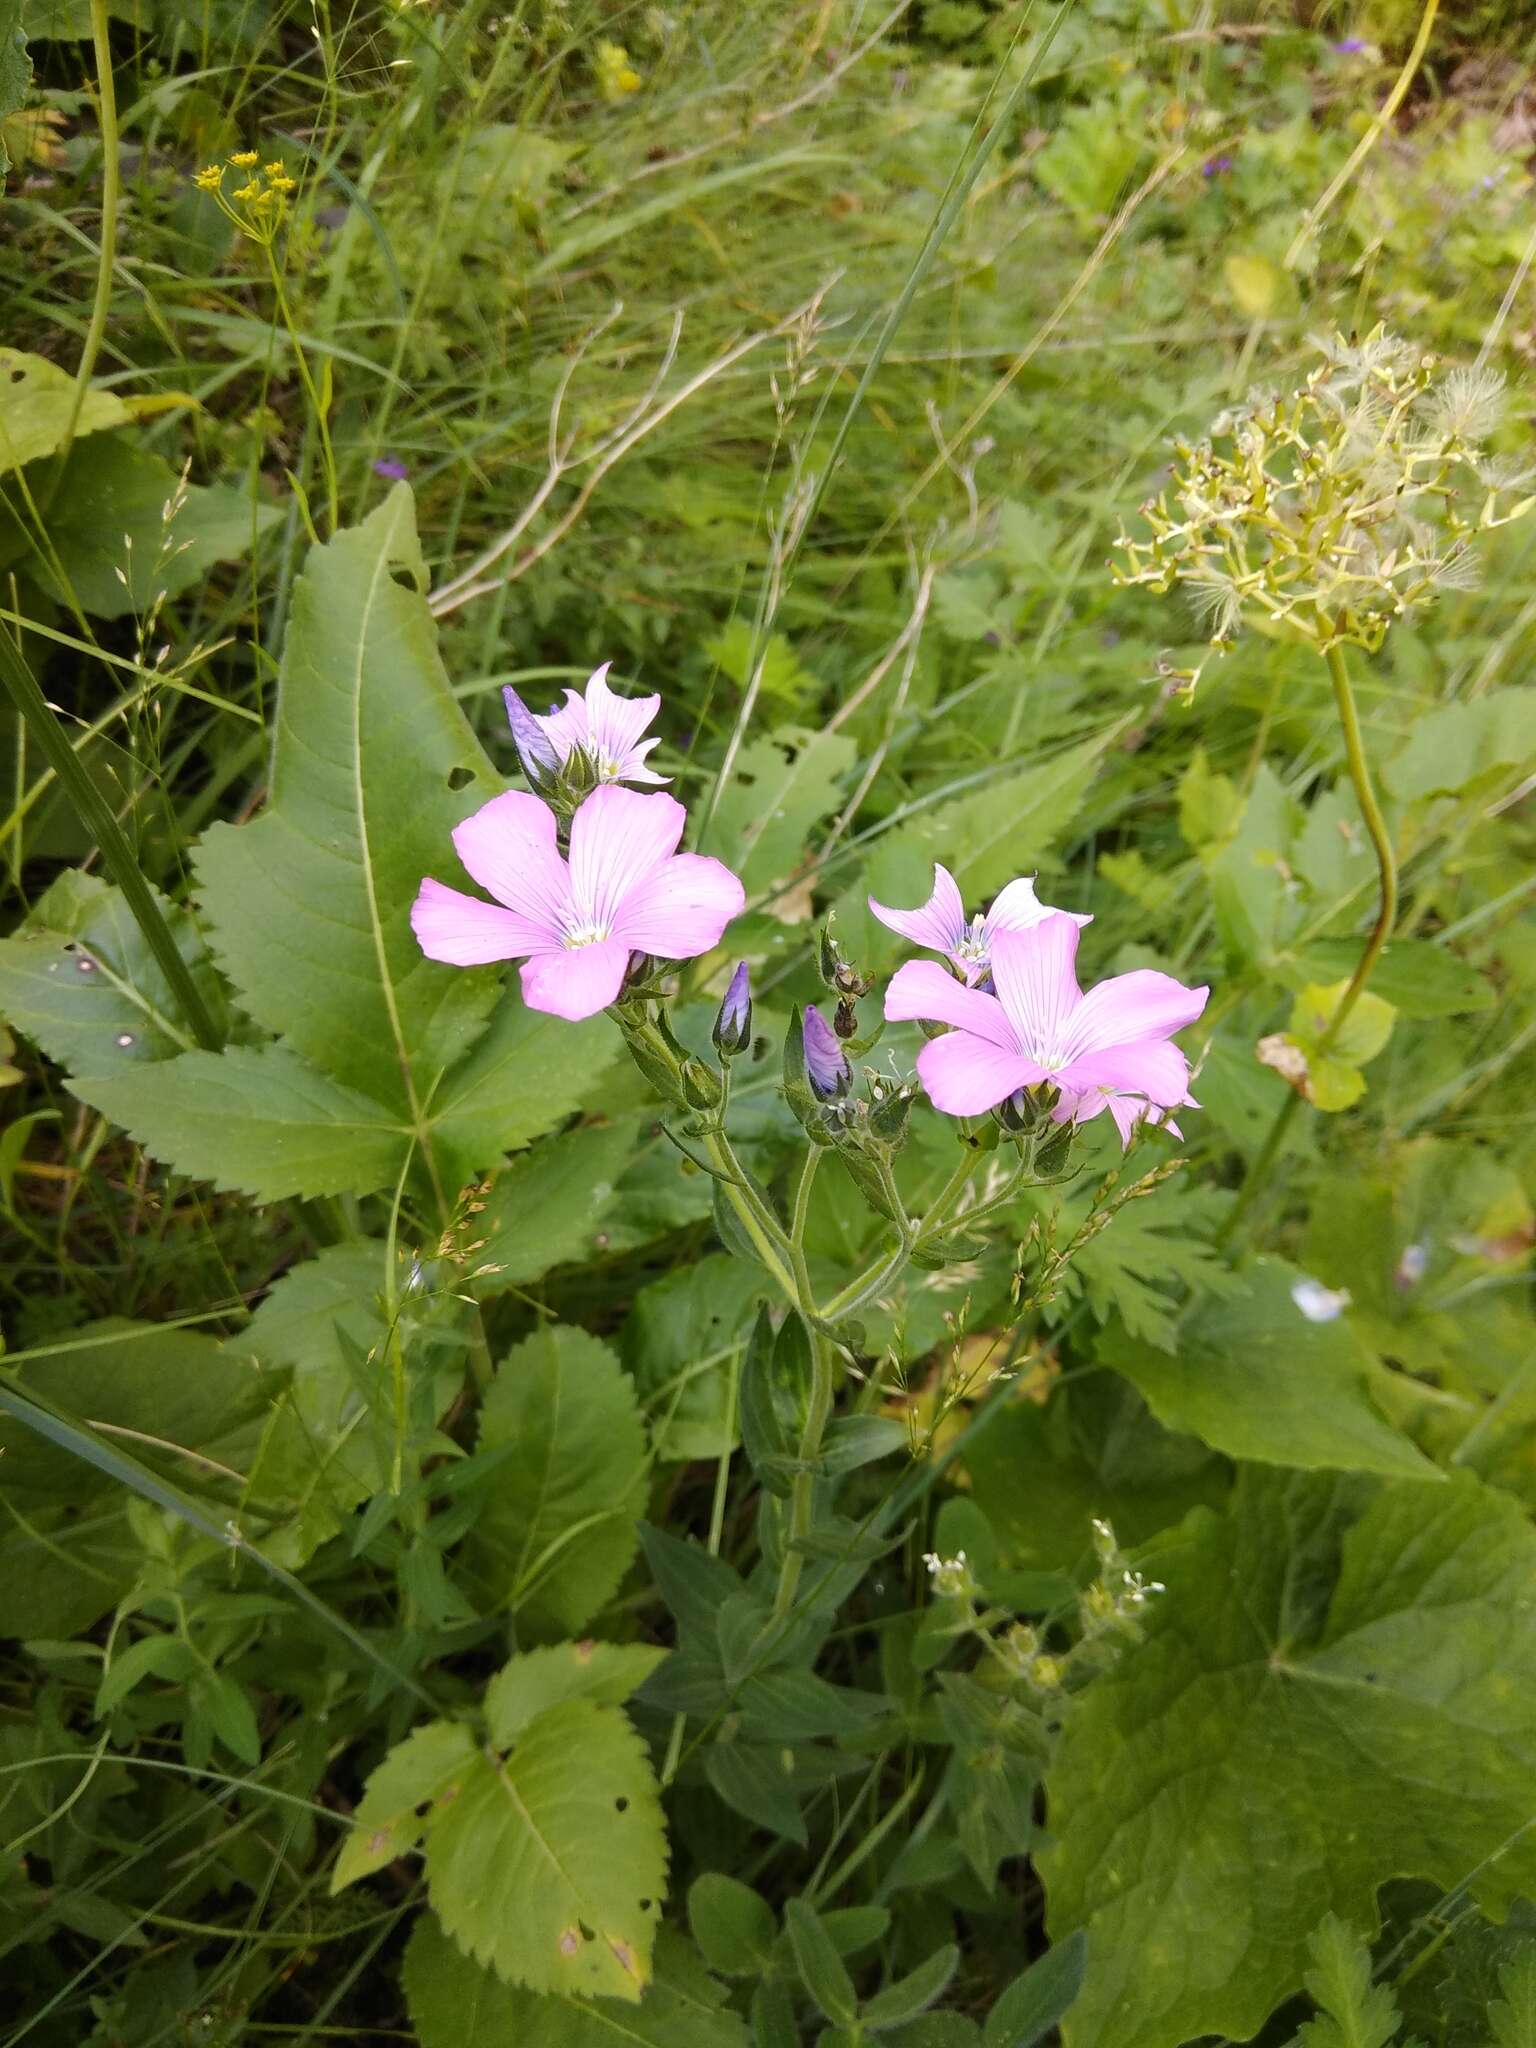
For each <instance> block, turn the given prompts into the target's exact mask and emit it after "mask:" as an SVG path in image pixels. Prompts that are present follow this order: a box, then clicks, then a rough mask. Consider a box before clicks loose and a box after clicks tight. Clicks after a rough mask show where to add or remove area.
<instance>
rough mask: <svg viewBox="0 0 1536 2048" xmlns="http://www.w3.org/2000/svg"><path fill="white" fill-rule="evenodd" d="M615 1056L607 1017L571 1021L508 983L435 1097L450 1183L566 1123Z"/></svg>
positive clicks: (437, 1132) (618, 1052) (619, 1047)
mask: <svg viewBox="0 0 1536 2048" xmlns="http://www.w3.org/2000/svg"><path fill="white" fill-rule="evenodd" d="M441 971H443V972H450V971H454V972H457V971H460V970H448V969H443V970H441ZM620 1058H624V1059H626V1060H627V1058H628V1055H627V1054H626V1053H625V1052H624V1042H623V1040H622V1039H621V1038H620V1037H619V1034H618V1032H617V1031H616V1030H615V1029H614V1027H613V1025H612V1024H611V1023H610V1022H609V1020H608V1019H607V1018H606V1017H590V1018H588V1019H587V1021H586V1022H585V1023H582V1024H570V1023H567V1021H566V1020H565V1018H563V1017H550V1016H547V1015H545V1014H544V1013H543V1012H542V1011H539V1010H530V1009H529V1008H528V1006H527V1004H526V1003H525V1002H524V1001H523V999H522V995H521V992H520V991H519V990H518V989H517V988H516V987H515V986H514V987H512V988H509V989H508V990H507V992H506V993H505V994H504V995H503V996H502V998H501V1000H500V1002H499V1003H498V1004H497V1006H496V1008H495V1010H494V1011H493V1012H492V1013H491V1021H490V1023H489V1025H488V1026H487V1027H486V1031H485V1034H484V1036H483V1037H482V1038H481V1039H480V1041H479V1043H478V1044H477V1045H476V1046H475V1048H474V1050H473V1051H472V1052H471V1053H470V1054H469V1056H468V1058H467V1059H464V1060H462V1061H460V1063H459V1065H458V1066H457V1067H455V1068H454V1069H453V1071H452V1072H451V1073H450V1074H449V1075H448V1076H447V1078H446V1079H445V1080H444V1082H443V1084H442V1086H441V1087H440V1088H439V1089H438V1090H437V1093H436V1094H435V1095H434V1096H433V1098H432V1106H431V1111H430V1114H429V1123H430V1126H431V1130H432V1136H433V1143H434V1144H435V1145H436V1146H438V1147H439V1148H440V1149H441V1150H442V1152H443V1154H444V1159H445V1164H446V1166H447V1167H448V1168H449V1169H451V1178H452V1180H453V1181H454V1182H455V1184H460V1185H461V1184H462V1183H463V1182H465V1181H467V1180H468V1179H470V1177H471V1176H472V1175H473V1174H474V1173H475V1172H477V1171H478V1170H479V1169H480V1168H481V1167H486V1166H492V1165H494V1164H495V1163H496V1161H497V1160H499V1159H500V1157H501V1155H502V1154H503V1153H504V1152H508V1151H510V1150H512V1148H513V1147H514V1146H518V1145H526V1144H528V1143H529V1142H530V1140H531V1139H534V1138H537V1137H540V1136H542V1134H543V1133H544V1132H545V1131H549V1130H553V1129H554V1128H555V1126H556V1125H557V1124H560V1123H563V1122H564V1120H565V1118H566V1117H568V1116H569V1115H570V1113H571V1111H572V1110H573V1109H579V1108H580V1107H581V1106H582V1104H583V1103H585V1102H587V1101H588V1100H590V1098H591V1097H592V1096H593V1094H594V1093H595V1092H596V1091H597V1089H598V1087H599V1085H600V1084H601V1082H602V1081H603V1080H604V1078H605V1077H606V1075H607V1073H608V1070H609V1068H610V1067H611V1066H612V1065H613V1064H614V1062H615V1061H617V1060H618V1059H620ZM488 1256H489V1254H488Z"/></svg>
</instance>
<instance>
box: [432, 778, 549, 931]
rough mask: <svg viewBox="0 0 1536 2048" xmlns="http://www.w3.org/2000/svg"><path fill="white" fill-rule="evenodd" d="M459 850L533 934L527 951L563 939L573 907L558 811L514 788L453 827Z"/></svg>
mask: <svg viewBox="0 0 1536 2048" xmlns="http://www.w3.org/2000/svg"><path fill="white" fill-rule="evenodd" d="M453 845H454V851H455V852H456V853H457V854H458V856H459V859H460V860H461V861H463V863H464V865H465V867H466V868H467V869H468V870H469V872H470V874H471V875H472V876H473V877H474V879H475V880H476V881H477V882H478V883H479V884H480V886H481V888H482V889H484V890H485V891H486V892H487V894H489V895H491V896H494V897H495V898H496V899H497V901H498V902H500V903H504V904H506V906H507V908H508V909H509V910H511V911H513V912H515V913H516V915H517V916H518V917H519V918H520V919H521V920H522V921H523V923H524V925H525V926H526V927H527V929H528V932H529V933H530V938H529V941H528V943H527V944H520V945H518V946H516V947H514V948H513V951H514V952H519V953H526V952H529V951H531V950H532V949H533V948H534V947H536V946H537V945H538V944H539V943H540V939H541V938H542V939H543V940H545V941H552V942H555V943H558V941H559V939H560V937H561V934H562V932H563V930H564V919H565V916H566V914H567V912H568V911H569V909H570V901H571V888H570V878H569V877H568V875H567V874H566V870H565V862H564V861H563V860H562V859H561V858H560V853H559V849H558V847H557V846H556V844H555V814H554V812H553V811H552V810H550V808H549V806H548V805H547V804H544V803H541V802H540V801H539V799H538V798H537V797H536V796H531V795H530V794H529V793H528V792H527V791H526V790H517V789H509V790H507V791H506V792H504V794H503V795H501V796H493V797H492V798H491V800H490V802H489V803H488V804H482V805H481V807H480V809H479V810H478V811H475V812H474V813H473V814H472V815H471V816H469V817H467V818H466V819H465V820H464V821H463V823H462V824H459V825H455V826H454V828H453Z"/></svg>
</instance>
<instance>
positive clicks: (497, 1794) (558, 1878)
mask: <svg viewBox="0 0 1536 2048" xmlns="http://www.w3.org/2000/svg"><path fill="white" fill-rule="evenodd" d="M666 1877H667V1844H666V1831H665V1826H664V1823H663V1820H662V1812H661V1800H660V1798H659V1796H658V1794H657V1791H656V1781H655V1779H654V1777H653V1776H652V1774H651V1766H650V1761H649V1758H648V1756H647V1754H646V1749H645V1744H644V1743H643V1742H642V1741H641V1740H640V1737H639V1736H638V1735H637V1734H636V1733H635V1731H634V1729H633V1728H632V1727H631V1726H630V1723H629V1721H628V1719H627V1718H626V1716H625V1715H624V1714H623V1713H622V1712H621V1710H620V1709H619V1708H618V1707H610V1706H602V1705H600V1704H598V1703H597V1702H596V1701H594V1700H566V1701H563V1702H562V1703H561V1704H560V1705H559V1706H555V1707H550V1708H548V1709H547V1710H546V1711H545V1712H544V1713H542V1714H540V1715H539V1716H538V1718H537V1719H536V1720H534V1721H532V1722H530V1723H529V1724H528V1726H527V1727H526V1728H524V1729H523V1730H522V1732H521V1733H520V1734H519V1736H518V1738H517V1741H516V1742H515V1744H514V1745H513V1747H512V1750H511V1752H510V1753H509V1754H508V1755H506V1756H505V1757H496V1756H494V1755H487V1754H484V1753H482V1754H481V1755H479V1756H477V1757H476V1759H475V1760H474V1762H473V1764H472V1765H471V1766H470V1767H469V1769H468V1770H467V1771H466V1772H465V1774H464V1777H463V1781H462V1783H461V1784H460V1785H459V1787H458V1790H457V1792H456V1794H455V1796H454V1798H453V1799H452V1801H451V1802H450V1803H449V1804H447V1805H446V1806H442V1807H439V1808H438V1809H437V1810H436V1811H435V1812H434V1813H433V1815H432V1817H431V1822H430V1827H429V1831H428V1835H427V1890H428V1894H429V1896H430V1898H431V1900H432V1906H433V1910H434V1911H435V1912H436V1914H437V1916H438V1918H439V1919H440V1920H441V1921H442V1923H443V1926H444V1927H445V1928H446V1929H447V1931H448V1932H449V1933H450V1934H451V1935H452V1936H453V1938H454V1940H455V1941H456V1942H457V1943H458V1944H459V1946H460V1947H461V1948H462V1949H463V1950H464V1951H465V1953H466V1954H467V1955H470V1956H473V1957H474V1959H475V1960H476V1961H477V1962H481V1963H486V1964H488V1965H489V1966H490V1967H491V1968H492V1969H494V1970H496V1971H497V1972H498V1974H499V1975H501V1976H502V1977H505V1978H506V1980H507V1982H508V1983H509V1984H525V1985H527V1987H528V1988H529V1990H531V1991H563V1992H573V1993H576V1994H577V1995H579V1996H581V1997H583V1998H597V1997H605V1998H623V1999H631V2000H634V1999H638V1998H639V1996H640V1993H641V1991H642V1990H643V1989H644V1987H645V1984H646V1983H647V1981H648V1980H649V1977H650V1974H651V1971H650V1962H651V1946H652V1943H653V1942H654V1940H655V1937H656V1922H657V1919H658V1917H659V1914H660V1908H661V1895H662V1892H663V1890H664V1888H665V1885H666Z"/></svg>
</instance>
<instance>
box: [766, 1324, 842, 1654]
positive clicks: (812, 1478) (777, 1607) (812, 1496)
mask: <svg viewBox="0 0 1536 2048" xmlns="http://www.w3.org/2000/svg"><path fill="white" fill-rule="evenodd" d="M801 1320H802V1322H803V1323H804V1324H805V1334H806V1336H807V1338H808V1339H809V1340H810V1346H811V1398H810V1400H809V1402H808V1403H807V1405H806V1411H805V1427H804V1428H803V1429H802V1430H801V1432H800V1443H799V1446H798V1451H797V1458H798V1462H799V1464H800V1468H801V1469H800V1470H799V1471H798V1472H797V1473H796V1474H795V1478H794V1484H793V1486H792V1488H791V1490H790V1496H789V1526H788V1528H787V1529H786V1530H785V1532H784V1560H783V1562H782V1564H781V1565H780V1566H779V1583H778V1589H777V1591H776V1592H775V1593H774V1596H773V1618H774V1620H775V1621H784V1620H785V1619H786V1618H787V1617H788V1615H789V1613H790V1611H791V1610H792V1609H793V1607H794V1604H795V1594H796V1593H797V1592H798V1590H799V1587H800V1574H801V1572H802V1571H803V1570H804V1569H805V1553H804V1551H803V1550H802V1549H801V1548H800V1545H801V1544H802V1543H803V1542H804V1541H805V1539H806V1537H807V1536H809V1535H810V1533H811V1527H812V1524H813V1522H814V1520H815V1511H816V1467H817V1465H818V1463H819V1462H820V1458H821V1439H822V1437H823V1435H824V1434H825V1432H826V1427H827V1422H828V1420H829V1418H830V1417H831V1414H832V1403H833V1400H834V1398H835V1395H836V1381H837V1368H836V1361H835V1359H834V1357H833V1354H832V1340H831V1338H830V1337H829V1336H828V1335H827V1333H826V1331H825V1330H824V1329H823V1328H822V1327H821V1324H820V1321H819V1320H817V1319H816V1318H815V1314H814V1311H811V1312H810V1313H807V1312H806V1311H805V1310H803V1309H802V1311H801Z"/></svg>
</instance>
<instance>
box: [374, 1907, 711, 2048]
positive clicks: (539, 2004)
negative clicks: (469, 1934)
mask: <svg viewBox="0 0 1536 2048" xmlns="http://www.w3.org/2000/svg"><path fill="white" fill-rule="evenodd" d="M403 1979H404V1983H405V1997H406V2004H407V2005H408V2006H409V2008H410V2015H411V2025H412V2026H413V2027H414V2028H415V2030H416V2037H417V2039H418V2040H419V2041H420V2043H421V2048H513V2044H516V2043H526V2044H528V2048H747V2040H748V2036H747V2029H746V2023H745V2022H744V2021H743V2019H742V2018H741V2016H740V2014H739V2013H734V2012H732V2011H731V2010H730V2009H729V2007H728V2006H727V2005H726V2003H725V1988H724V1986H723V1985H721V1984H720V1983H718V1982H717V1981H716V1979H715V1978H713V1977H711V1976H710V1974H709V1972H708V1971H707V1970H706V1969H705V1968H704V1966H703V1965H702V1963H701V1962H700V1961H699V1958H698V1956H697V1955H696V1953H695V1952H694V1950H693V1949H692V1948H691V1947H690V1945H689V1944H688V1943H687V1942H686V1941H685V1940H684V1939H683V1938H682V1937H681V1936H680V1935H677V1934H673V1933H672V1932H671V1931H670V1930H669V1929H667V1928H662V1930H661V1932H660V1934H659V1935H658V1937H657V1942H656V1975H655V1978H654V1980H653V1981H652V1982H651V1983H650V1984H648V1985H647V1986H646V1987H645V1991H644V1993H643V1995H642V1996H641V1999H640V2002H639V2004H638V2005H633V2004H630V2003H628V2002H622V2003H621V2002H620V2001H618V2000H616V1999H612V1998H591V1999H589V1998H575V1997H571V1996H568V1995H565V1994H563V1993H560V1992H554V1993H550V1994H548V1995H545V1996H540V1994H539V1993H538V1992H536V1991H525V1990H523V1989H522V1987H521V1986H519V1985H515V1984H505V1983H503V1982H502V1980H501V1978H500V1977H497V1976H495V1975H494V1974H493V1973H492V1972H491V1971H490V1970H486V1969H482V1967H481V1966H480V1964H479V1963H474V1962H471V1961H470V1959H469V1957H468V1956H466V1955H465V1954H463V1952H462V1951H461V1950H460V1949H458V1948H456V1947H455V1946H454V1944H453V1943H452V1942H451V1941H450V1940H449V1939H448V1937H447V1935H446V1934H444V1932H443V1930H442V1928H441V1927H440V1926H439V1925H438V1923H437V1921H436V1920H435V1919H434V1918H433V1916H432V1914H430V1913H423V1914H422V1915H421V1916H420V1918H419V1919H418V1920H417V1922H416V1925H415V1927H414V1928H413V1929H412V1931H411V1939H410V1944H409V1946H408V1947H407V1949H406V1952H405V1968H404V1971H403Z"/></svg>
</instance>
